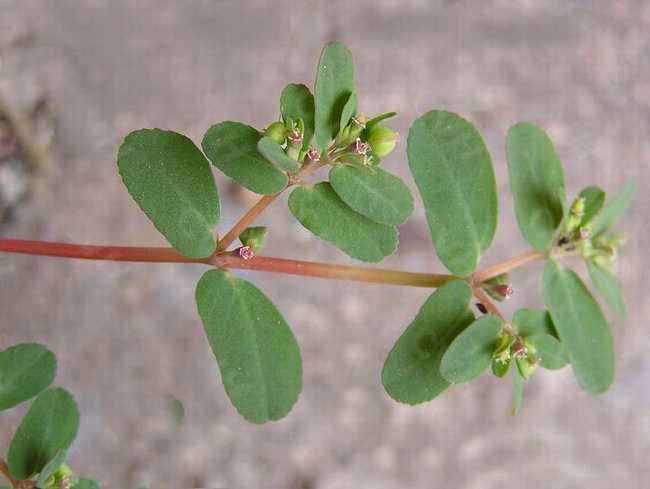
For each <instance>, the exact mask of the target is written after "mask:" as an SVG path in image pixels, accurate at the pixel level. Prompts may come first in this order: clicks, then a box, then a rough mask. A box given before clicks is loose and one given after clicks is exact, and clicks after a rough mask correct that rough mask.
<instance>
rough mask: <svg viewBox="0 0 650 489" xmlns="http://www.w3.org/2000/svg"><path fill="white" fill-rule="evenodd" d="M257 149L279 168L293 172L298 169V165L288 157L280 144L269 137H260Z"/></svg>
mask: <svg viewBox="0 0 650 489" xmlns="http://www.w3.org/2000/svg"><path fill="white" fill-rule="evenodd" d="M257 150H258V151H259V152H260V154H261V155H262V156H264V158H266V159H267V160H269V161H270V162H271V163H273V164H274V165H275V166H277V167H278V168H280V169H281V170H284V171H288V172H290V173H295V172H297V171H298V170H300V165H299V164H298V162H297V161H296V160H294V159H293V158H291V157H289V155H287V153H285V152H284V150H283V149H282V146H280V145H279V144H278V143H277V142H276V141H274V140H273V139H271V138H266V137H265V138H262V139H260V140H259V141H258V142H257Z"/></svg>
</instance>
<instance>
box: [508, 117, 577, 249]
mask: <svg viewBox="0 0 650 489" xmlns="http://www.w3.org/2000/svg"><path fill="white" fill-rule="evenodd" d="M506 152H507V159H508V173H509V175H510V186H511V188H512V194H513V196H514V199H515V214H516V216H517V223H518V224H519V229H521V233H522V234H523V235H524V238H526V241H528V242H529V243H530V244H531V245H533V246H534V247H535V249H536V250H538V251H545V250H547V249H548V248H550V246H551V244H552V240H553V237H554V235H555V230H556V229H557V228H558V226H559V225H560V223H561V222H562V218H563V216H564V207H565V206H566V196H565V191H564V170H563V169H562V164H561V163H560V159H559V158H558V156H557V153H556V152H555V148H554V147H553V143H552V142H551V140H550V139H549V137H548V136H547V135H546V133H545V132H544V131H543V130H542V129H540V128H539V127H537V126H535V125H534V124H530V123H528V122H520V123H519V124H515V125H514V126H512V127H511V128H510V130H509V131H508V137H507V142H506Z"/></svg>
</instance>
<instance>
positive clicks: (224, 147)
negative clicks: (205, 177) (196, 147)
mask: <svg viewBox="0 0 650 489" xmlns="http://www.w3.org/2000/svg"><path fill="white" fill-rule="evenodd" d="M261 137H262V135H261V134H260V133H259V132H258V131H257V129H255V128H253V127H251V126H248V125H246V124H242V123H241V122H232V121H226V122H220V123H218V124H215V125H214V126H212V127H211V128H210V129H208V132H206V133H205V136H203V143H202V146H203V151H204V152H205V154H206V155H207V157H208V158H209V159H210V161H211V162H212V164H213V165H214V166H216V167H217V168H219V170H221V171H222V172H223V173H225V174H226V175H228V176H229V177H230V178H232V179H233V180H235V181H236V182H237V183H239V184H241V185H243V186H244V187H246V188H247V189H249V190H251V191H253V192H255V193H257V194H265V195H273V194H277V193H278V192H280V191H282V190H283V189H284V188H285V187H286V186H287V183H288V181H289V179H288V177H287V175H286V174H285V173H284V172H283V171H282V170H280V169H279V168H277V167H276V166H275V165H273V164H272V163H269V162H268V161H267V160H266V159H265V158H264V157H263V156H262V155H261V154H260V153H259V152H258V151H257V142H258V141H259V140H260V139H261Z"/></svg>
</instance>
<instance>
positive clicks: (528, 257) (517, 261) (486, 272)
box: [472, 251, 548, 284]
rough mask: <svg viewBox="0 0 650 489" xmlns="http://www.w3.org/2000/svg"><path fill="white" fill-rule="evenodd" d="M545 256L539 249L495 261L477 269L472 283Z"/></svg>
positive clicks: (477, 282) (483, 280) (480, 281)
mask: <svg viewBox="0 0 650 489" xmlns="http://www.w3.org/2000/svg"><path fill="white" fill-rule="evenodd" d="M547 256H548V255H547V254H546V253H541V252H539V251H527V252H525V253H522V254H521V255H517V256H515V257H514V258H511V259H509V260H506V261H504V262H501V263H497V264H496V265H492V266H491V267H487V268H484V269H483V270H479V271H478V272H476V273H475V274H474V275H473V276H472V283H474V284H480V283H482V282H485V281H486V280H489V279H491V278H494V277H496V276H498V275H501V274H502V273H506V272H509V271H510V270H514V269H515V268H519V267H520V266H522V265H525V264H526V263H529V262H533V261H538V260H544V259H546V257H547Z"/></svg>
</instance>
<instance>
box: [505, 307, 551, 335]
mask: <svg viewBox="0 0 650 489" xmlns="http://www.w3.org/2000/svg"><path fill="white" fill-rule="evenodd" d="M512 323H513V324H514V325H515V326H516V327H517V332H518V333H519V334H520V335H521V336H523V337H524V338H525V337H527V336H532V335H536V334H549V335H551V336H555V337H557V332H556V331H555V326H553V319H551V315H550V314H549V313H548V311H546V310H545V309H519V310H518V311H517V312H515V314H514V315H513V316H512Z"/></svg>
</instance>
